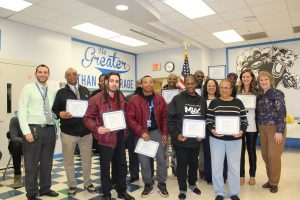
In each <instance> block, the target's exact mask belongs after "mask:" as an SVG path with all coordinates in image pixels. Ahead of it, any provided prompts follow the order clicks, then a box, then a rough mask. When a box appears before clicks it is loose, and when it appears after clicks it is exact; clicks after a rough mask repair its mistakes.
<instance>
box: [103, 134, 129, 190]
mask: <svg viewBox="0 0 300 200" xmlns="http://www.w3.org/2000/svg"><path fill="white" fill-rule="evenodd" d="M99 156H100V172H101V187H102V193H103V195H104V196H110V195H111V194H110V191H111V189H112V180H111V178H110V163H111V162H112V165H116V166H117V167H116V168H115V170H114V172H112V173H115V177H116V186H117V188H116V189H117V192H118V193H123V192H125V191H126V175H127V163H126V155H125V143H124V135H123V132H118V133H117V145H116V147H115V148H110V147H106V146H103V145H100V144H99Z"/></svg>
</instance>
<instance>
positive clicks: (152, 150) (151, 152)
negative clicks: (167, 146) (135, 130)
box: [134, 138, 159, 158]
mask: <svg viewBox="0 0 300 200" xmlns="http://www.w3.org/2000/svg"><path fill="white" fill-rule="evenodd" d="M158 147H159V143H158V142H155V141H152V140H149V141H145V140H144V139H143V138H140V139H139V141H138V143H137V145H136V147H135V150H134V152H135V153H139V154H142V155H145V156H148V157H151V158H154V157H155V156H156V153H157V149H158Z"/></svg>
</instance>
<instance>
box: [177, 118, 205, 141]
mask: <svg viewBox="0 0 300 200" xmlns="http://www.w3.org/2000/svg"><path fill="white" fill-rule="evenodd" d="M205 127H206V126H205V121H204V120H195V119H183V126H182V135H183V136H185V137H189V138H205Z"/></svg>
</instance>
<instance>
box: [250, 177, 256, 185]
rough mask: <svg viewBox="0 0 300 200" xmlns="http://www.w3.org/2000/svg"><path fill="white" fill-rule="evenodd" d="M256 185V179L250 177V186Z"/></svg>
mask: <svg viewBox="0 0 300 200" xmlns="http://www.w3.org/2000/svg"><path fill="white" fill-rule="evenodd" d="M255 184H256V181H255V177H250V179H249V185H255Z"/></svg>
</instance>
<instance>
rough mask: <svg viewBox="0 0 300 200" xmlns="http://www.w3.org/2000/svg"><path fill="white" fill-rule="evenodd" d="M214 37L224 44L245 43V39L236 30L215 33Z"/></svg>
mask: <svg viewBox="0 0 300 200" xmlns="http://www.w3.org/2000/svg"><path fill="white" fill-rule="evenodd" d="M213 35H214V36H216V37H217V38H218V39H219V40H222V41H223V42H224V43H231V42H240V41H244V39H243V38H242V37H241V36H240V35H239V34H238V33H237V32H236V31H235V30H227V31H220V32H215V33H213Z"/></svg>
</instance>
